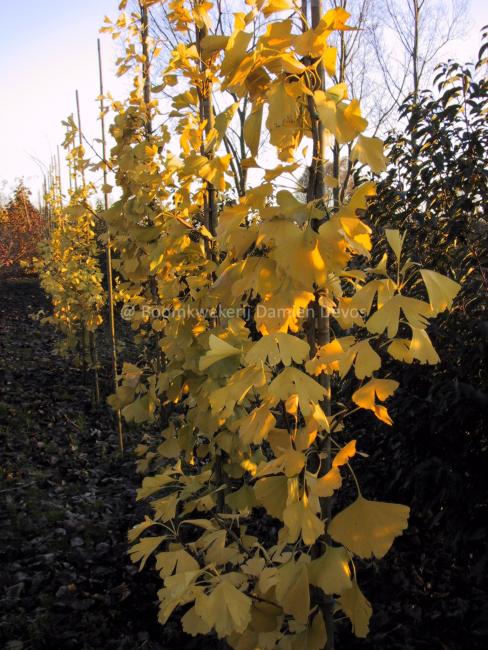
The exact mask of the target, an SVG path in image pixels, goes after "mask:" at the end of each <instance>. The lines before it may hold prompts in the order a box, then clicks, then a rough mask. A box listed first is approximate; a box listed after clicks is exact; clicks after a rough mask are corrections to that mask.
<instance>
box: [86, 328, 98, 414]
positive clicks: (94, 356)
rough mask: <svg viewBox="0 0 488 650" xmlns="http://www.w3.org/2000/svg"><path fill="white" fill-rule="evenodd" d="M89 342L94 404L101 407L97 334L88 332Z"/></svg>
mask: <svg viewBox="0 0 488 650" xmlns="http://www.w3.org/2000/svg"><path fill="white" fill-rule="evenodd" d="M88 342H89V346H90V364H91V367H92V372H93V402H94V404H95V406H100V381H99V378H98V352H97V342H96V337H95V332H88Z"/></svg>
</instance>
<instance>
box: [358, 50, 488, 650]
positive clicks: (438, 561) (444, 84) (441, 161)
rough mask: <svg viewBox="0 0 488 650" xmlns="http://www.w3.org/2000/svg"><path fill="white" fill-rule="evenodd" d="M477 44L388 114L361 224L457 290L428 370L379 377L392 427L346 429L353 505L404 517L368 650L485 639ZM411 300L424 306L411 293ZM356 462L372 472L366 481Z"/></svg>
mask: <svg viewBox="0 0 488 650" xmlns="http://www.w3.org/2000/svg"><path fill="white" fill-rule="evenodd" d="M487 47H488V43H487V44H485V45H484V47H483V48H482V50H481V52H480V57H479V59H480V60H479V62H478V64H477V65H465V66H461V65H459V64H457V63H454V62H449V63H448V64H445V65H443V66H441V67H440V68H439V69H438V74H437V76H436V79H435V89H434V90H432V91H430V90H429V91H424V92H421V93H420V95H419V100H418V103H417V104H415V105H414V104H413V103H412V100H411V98H410V99H407V101H406V102H405V104H404V105H403V106H402V108H401V118H402V123H401V124H402V126H403V124H405V125H406V128H405V130H404V131H402V132H401V133H397V134H392V135H390V137H389V139H388V142H387V144H388V150H389V151H388V152H389V158H390V165H389V167H388V172H387V174H386V177H385V178H384V179H383V180H381V181H380V183H379V184H378V187H377V196H376V198H375V199H374V201H373V202H372V203H371V206H370V209H369V214H368V216H369V219H370V223H371V225H372V227H373V229H374V231H375V232H376V233H377V234H378V235H380V236H381V235H382V234H383V229H384V228H387V227H388V228H399V229H400V230H402V231H406V232H407V238H406V240H405V245H404V249H403V250H404V255H405V259H406V258H407V257H409V258H410V259H412V260H413V261H414V262H416V263H419V264H420V266H421V267H423V268H430V269H433V270H436V271H438V272H439V273H443V274H445V275H448V276H450V277H451V278H453V279H454V280H456V281H458V282H460V283H461V284H462V290H461V292H460V294H459V296H458V297H457V299H456V301H455V308H454V310H453V311H452V312H451V313H449V314H447V315H443V316H441V317H439V318H438V319H437V320H436V321H435V323H434V324H433V325H432V326H431V327H430V328H429V334H430V336H431V338H432V341H433V344H434V346H435V348H436V350H437V351H438V353H439V356H440V358H441V363H440V364H438V365H437V366H435V367H434V368H432V367H429V366H421V365H419V364H415V365H412V366H405V365H402V364H400V363H397V362H394V361H391V362H390V367H389V368H388V366H386V367H385V369H386V370H388V369H390V370H391V371H392V376H394V377H395V378H396V379H398V380H399V381H400V384H401V388H400V390H399V391H398V392H397V394H396V396H395V398H394V399H392V400H391V402H390V404H391V408H390V412H391V414H392V415H393V419H394V426H393V428H392V429H387V428H386V427H384V426H382V425H377V424H376V423H375V422H373V421H372V420H373V419H372V418H366V417H365V416H364V415H363V414H358V416H357V417H356V419H355V421H354V429H353V430H352V433H353V435H354V436H355V437H356V436H358V437H359V442H358V444H359V448H360V449H364V450H365V451H367V452H368V453H370V454H371V455H372V456H373V458H372V459H370V463H368V464H367V465H365V467H364V469H363V470H360V473H361V476H362V478H363V484H364V485H365V486H368V487H367V488H366V489H367V495H366V496H369V497H375V496H378V495H379V494H381V495H382V497H384V498H385V499H388V500H393V501H399V502H403V503H407V504H409V505H410V506H411V507H412V516H411V520H410V527H409V530H408V531H407V534H406V537H405V539H404V540H403V541H400V542H399V549H398V555H397V556H395V557H394V556H393V555H391V557H390V562H391V567H390V568H388V567H387V568H385V569H384V570H385V571H391V573H395V574H397V572H398V571H399V567H404V568H405V567H406V566H408V568H405V570H404V573H403V577H402V571H400V572H399V573H398V575H397V578H395V579H396V580H397V582H398V584H397V589H398V590H399V591H400V592H401V593H402V594H403V597H404V606H403V611H402V612H395V611H394V610H391V607H392V603H391V601H390V599H389V597H388V594H384V596H385V597H384V598H382V600H383V603H382V604H380V605H379V606H378V607H377V612H378V609H379V610H380V611H379V613H377V615H376V616H375V617H374V618H373V630H372V637H371V639H372V641H371V643H372V645H371V646H369V645H368V647H380V646H381V647H393V646H389V645H388V640H387V639H388V638H390V636H389V634H390V633H391V632H392V631H393V630H395V635H394V636H395V638H397V639H398V638H399V635H401V634H402V633H404V637H403V639H402V641H401V644H400V645H398V646H396V645H395V646H394V647H402V648H410V647H439V648H441V647H446V648H447V647H449V648H465V647H466V648H478V647H479V648H481V647H486V645H485V643H486V639H487V638H488V611H487V608H486V594H487V585H486V582H485V578H484V576H485V575H486V569H487V564H488V555H487V550H486V542H485V540H486V537H487V535H488V527H487V523H486V522H487V521H488V496H487V486H488V477H487V471H486V468H487V462H488V453H487V451H488V436H487V427H486V415H485V414H486V412H487V411H488V372H487V352H488V313H487V302H486V298H487V288H488V269H487V263H488V223H487V219H486V203H487V198H488V192H487V171H486V167H487V165H486V163H487V148H488V123H487V120H486V116H487V109H488V95H487V88H488V83H487V79H486V74H485V72H486V62H484V61H483V58H484V56H485V54H484V53H485V52H486V50H487ZM417 290H418V292H419V297H422V298H425V289H424V288H423V287H422V284H421V283H419V284H418V286H417ZM368 466H371V467H375V468H378V467H380V469H379V471H376V470H375V473H374V475H370V476H368ZM381 571H382V572H383V569H382V570H381ZM381 575H382V573H380V574H379V575H378V574H377V573H376V571H373V570H372V568H371V567H370V569H369V570H368V569H366V570H365V577H364V579H365V580H366V582H368V576H369V589H368V586H367V585H365V592H366V594H367V595H369V594H371V595H372V594H373V593H374V594H377V593H378V591H379V592H380V593H382V589H383V587H382V586H381V585H384V583H385V580H383V581H382V578H381ZM386 582H388V580H386ZM398 590H397V592H396V593H395V594H391V597H392V598H393V600H395V599H397V598H398ZM376 600H377V599H376ZM397 604H398V602H397ZM395 623H396V625H397V627H395ZM400 630H403V632H400ZM385 639H386V641H385ZM433 639H435V640H436V641H435V643H437V644H438V645H435V643H434V641H433ZM382 643H386V645H381V644H382ZM375 644H377V645H375ZM361 647H366V645H363V646H361Z"/></svg>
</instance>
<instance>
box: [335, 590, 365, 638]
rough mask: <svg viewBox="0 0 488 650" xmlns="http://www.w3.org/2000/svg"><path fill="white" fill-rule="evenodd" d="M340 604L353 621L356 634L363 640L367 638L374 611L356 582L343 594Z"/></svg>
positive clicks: (353, 629)
mask: <svg viewBox="0 0 488 650" xmlns="http://www.w3.org/2000/svg"><path fill="white" fill-rule="evenodd" d="M338 604H339V607H340V608H341V609H342V611H343V612H344V613H345V614H346V616H347V618H348V619H349V620H350V621H351V623H352V631H353V632H354V634H355V635H356V636H357V637H359V638H361V639H364V638H365V637H367V636H368V632H369V619H370V618H371V614H372V613H373V609H372V607H371V605H370V603H369V601H368V600H367V599H366V597H365V596H364V594H363V593H362V591H361V590H360V589H359V587H358V584H357V582H356V581H355V580H354V581H353V583H352V587H351V589H348V590H347V591H344V592H343V593H342V594H341V596H340V598H339V601H338Z"/></svg>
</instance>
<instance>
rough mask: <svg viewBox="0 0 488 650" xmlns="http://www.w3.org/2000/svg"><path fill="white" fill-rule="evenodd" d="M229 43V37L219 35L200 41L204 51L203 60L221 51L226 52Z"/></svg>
mask: <svg viewBox="0 0 488 650" xmlns="http://www.w3.org/2000/svg"><path fill="white" fill-rule="evenodd" d="M228 42H229V37H228V36H220V35H218V34H215V35H214V34H209V35H207V36H205V37H204V38H202V40H201V41H200V48H201V50H202V55H203V58H204V59H206V58H208V57H209V56H212V54H215V53H216V52H218V51H219V50H224V49H225V48H226V47H227V43H228Z"/></svg>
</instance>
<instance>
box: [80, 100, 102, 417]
mask: <svg viewBox="0 0 488 650" xmlns="http://www.w3.org/2000/svg"><path fill="white" fill-rule="evenodd" d="M76 112H77V114H78V140H79V146H80V148H81V147H83V131H82V128H81V110H80V95H79V93H78V90H76ZM81 182H82V188H83V189H85V188H86V178H85V170H84V168H83V167H82V168H81ZM84 329H85V324H83V330H84ZM88 343H89V345H88V347H89V352H90V362H91V368H92V372H93V392H94V403H95V406H98V405H99V404H100V380H99V377H98V358H97V357H98V354H97V350H96V340H95V336H94V333H93V332H91V331H90V332H88Z"/></svg>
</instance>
